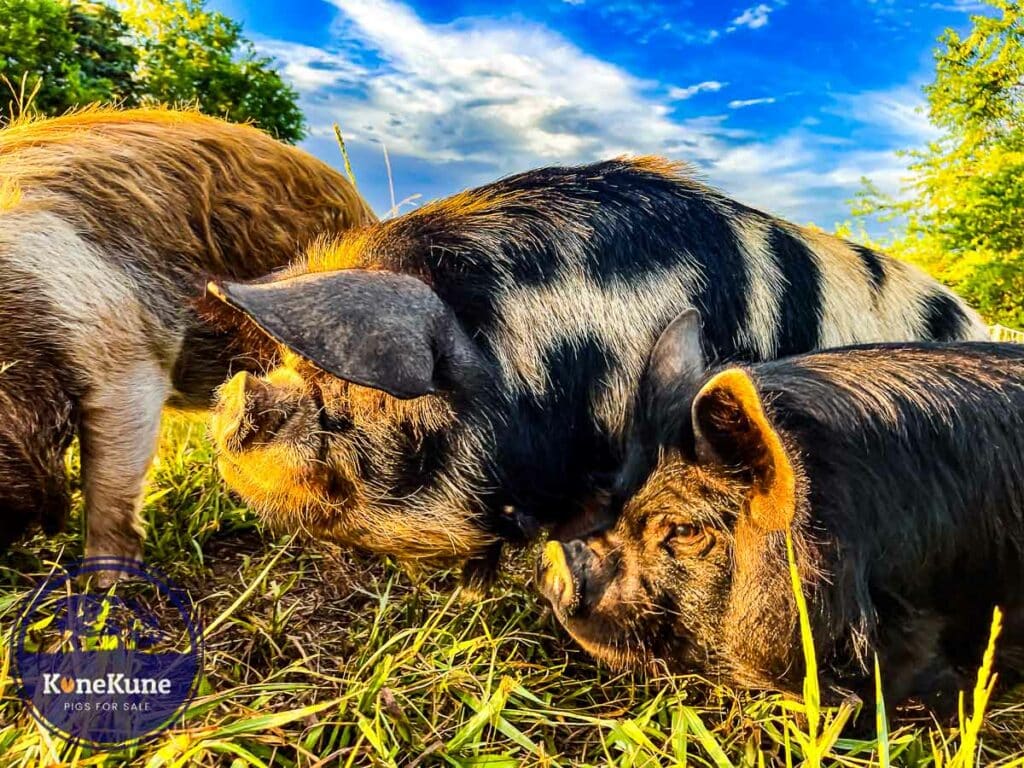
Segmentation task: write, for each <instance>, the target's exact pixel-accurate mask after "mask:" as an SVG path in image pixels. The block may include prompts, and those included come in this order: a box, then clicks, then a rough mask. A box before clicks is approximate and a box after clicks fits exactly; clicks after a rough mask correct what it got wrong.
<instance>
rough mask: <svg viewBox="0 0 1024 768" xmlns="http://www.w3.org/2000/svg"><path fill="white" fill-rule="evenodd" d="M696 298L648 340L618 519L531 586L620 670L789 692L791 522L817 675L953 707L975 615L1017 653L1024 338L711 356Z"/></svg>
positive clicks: (793, 678)
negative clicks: (767, 356) (704, 345)
mask: <svg viewBox="0 0 1024 768" xmlns="http://www.w3.org/2000/svg"><path fill="white" fill-rule="evenodd" d="M700 360H701V346H700V329H699V319H698V317H697V314H696V312H693V311H690V312H687V313H685V314H683V315H681V316H680V318H679V319H677V320H676V321H675V322H674V323H673V324H672V325H671V326H670V327H669V328H668V329H667V330H666V331H665V334H664V335H663V336H662V337H661V339H660V340H659V341H658V343H657V345H656V347H655V349H654V351H653V352H652V355H651V360H650V363H649V367H648V369H647V372H646V374H645V376H644V379H643V384H642V390H641V391H642V397H641V405H640V407H639V409H638V418H637V419H636V429H635V431H634V434H633V439H632V440H631V443H630V448H629V451H628V454H629V457H628V460H627V462H626V463H625V465H624V468H623V470H622V473H621V475H620V479H619V484H618V493H619V494H621V495H620V496H619V498H620V499H621V501H620V502H617V503H616V508H617V511H619V513H620V514H619V517H618V520H617V522H616V524H615V525H614V527H612V528H610V529H609V530H606V531H603V532H599V533H596V534H593V535H591V536H590V537H588V538H586V539H585V540H574V541H570V542H567V543H559V542H549V543H548V545H547V547H546V549H545V551H544V554H543V556H542V557H541V559H540V561H539V565H538V583H539V585H540V588H541V591H542V592H543V593H544V594H545V595H546V596H547V597H548V599H549V600H550V602H551V604H552V606H553V608H554V612H555V613H556V615H557V616H558V618H559V619H560V621H561V622H562V623H563V624H564V625H565V627H566V628H567V629H568V630H569V632H570V633H571V634H572V635H573V637H574V638H576V639H577V640H578V641H579V643H580V644H581V645H582V646H583V647H584V648H586V649H587V650H588V651H590V652H591V653H592V654H593V655H595V656H596V657H598V658H599V659H602V660H604V661H606V662H609V663H610V664H612V665H614V666H617V667H649V666H658V665H659V663H663V664H665V665H667V666H668V667H669V669H672V670H677V671H701V672H704V673H707V674H710V675H712V676H716V677H719V678H721V679H723V680H724V681H727V682H729V683H732V684H738V685H741V686H750V687H754V688H765V689H776V690H782V691H785V692H790V693H799V692H800V690H801V683H802V676H803V674H804V663H803V661H804V660H803V655H802V651H801V644H800V634H799V627H798V614H797V610H796V603H795V599H794V595H793V590H792V585H791V574H790V570H789V564H788V559H787V554H786V534H787V533H789V534H791V536H792V541H793V545H794V551H795V560H796V564H797V568H798V571H799V575H800V578H801V581H802V588H803V590H804V593H805V595H806V598H807V602H808V606H809V614H810V621H811V627H812V631H813V636H814V645H815V650H816V655H817V659H818V663H819V665H821V669H822V673H823V676H824V681H825V682H826V683H827V684H828V685H829V686H831V687H833V688H835V689H839V690H842V689H846V690H850V691H853V692H855V693H857V694H859V695H861V696H868V697H870V695H871V692H872V690H873V685H874V682H873V665H874V657H875V655H876V654H877V656H878V658H879V660H880V666H881V675H882V681H883V683H884V685H885V691H886V698H887V700H888V701H889V702H891V703H899V702H902V701H904V700H906V699H907V698H909V697H920V698H923V699H924V700H926V701H927V702H928V703H929V704H931V705H933V706H936V707H937V708H939V709H942V710H945V711H947V712H948V710H946V709H945V706H946V705H949V704H950V703H954V704H955V702H956V697H955V694H956V691H957V689H958V688H962V687H963V686H964V685H966V684H969V683H970V682H971V681H972V680H973V677H974V675H975V673H976V670H977V667H978V665H979V663H980V662H981V658H982V653H983V651H984V648H985V643H986V640H987V638H988V634H989V627H990V624H991V621H992V615H993V608H994V607H995V606H997V605H998V606H1000V607H1001V608H1002V609H1003V611H1004V612H1005V614H1006V616H1005V629H1004V632H1003V635H1002V639H1001V645H1000V648H999V653H998V660H999V662H1000V663H1001V666H1002V667H1003V668H1004V669H1014V668H1016V667H1018V666H1019V665H1020V663H1021V661H1022V657H1021V653H1020V652H1021V640H1022V637H1021V632H1022V629H1024V613H1022V605H1024V347H1022V346H1019V345H1010V344H985V343H957V344H948V345H944V344H929V343H913V344H898V343H897V344H880V345H865V346H858V347H849V348H842V349H835V350H827V351H823V352H817V353H811V354H805V355H799V356H795V357H791V358H788V359H785V360H778V361H774V362H766V363H761V364H758V365H753V366H750V367H736V366H725V367H715V368H711V369H710V370H707V369H706V368H705V366H704V365H703V364H702V363H701V362H700Z"/></svg>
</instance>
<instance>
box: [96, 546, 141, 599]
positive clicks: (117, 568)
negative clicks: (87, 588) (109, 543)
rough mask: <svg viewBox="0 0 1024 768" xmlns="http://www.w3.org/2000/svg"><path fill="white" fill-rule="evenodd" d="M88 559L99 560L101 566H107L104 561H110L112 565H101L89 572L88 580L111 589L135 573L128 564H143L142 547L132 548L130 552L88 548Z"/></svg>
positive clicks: (103, 587)
mask: <svg viewBox="0 0 1024 768" xmlns="http://www.w3.org/2000/svg"><path fill="white" fill-rule="evenodd" d="M85 557H86V560H89V561H97V563H98V564H99V565H100V566H105V563H104V562H103V561H109V562H110V567H109V568H107V567H100V568H99V569H98V570H95V571H92V572H90V573H89V574H88V577H87V578H88V580H89V581H90V582H91V583H92V584H93V585H94V586H96V587H98V588H100V589H109V588H110V587H112V586H114V585H115V584H117V583H118V582H121V581H125V580H128V579H131V578H132V577H133V576H134V573H133V572H132V571H131V570H129V568H128V566H132V565H135V566H139V565H142V548H141V547H138V548H135V547H133V548H131V550H130V551H129V552H126V553H122V552H105V551H98V550H92V549H86V552H85Z"/></svg>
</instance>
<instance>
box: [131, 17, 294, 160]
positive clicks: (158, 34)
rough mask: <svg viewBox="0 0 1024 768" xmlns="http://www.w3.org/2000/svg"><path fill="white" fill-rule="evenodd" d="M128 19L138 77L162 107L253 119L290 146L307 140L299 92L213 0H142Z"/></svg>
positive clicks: (238, 119) (240, 119) (232, 117)
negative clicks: (211, 5) (209, 1)
mask: <svg viewBox="0 0 1024 768" xmlns="http://www.w3.org/2000/svg"><path fill="white" fill-rule="evenodd" d="M125 19H126V21H127V22H128V24H129V25H130V26H131V28H132V30H133V31H134V33H135V34H136V36H137V38H138V39H139V41H140V45H139V54H140V58H141V61H140V66H139V73H138V76H139V78H140V80H141V81H142V83H143V85H144V88H145V91H146V93H147V94H149V95H150V96H151V97H153V98H155V99H156V100H157V101H160V102H162V103H166V104H185V103H194V104H197V105H198V106H199V108H200V110H202V111H203V112H206V113H207V114H211V115H218V116H220V117H226V118H227V119H229V120H235V121H238V122H241V121H245V120H253V121H255V122H256V123H257V124H258V125H260V126H261V127H262V128H264V129H265V130H267V131H269V132H270V133H272V134H274V135H275V136H277V137H278V138H279V139H281V140H283V141H289V142H295V141H298V140H299V139H301V138H302V137H303V135H304V121H303V117H302V112H301V111H300V110H299V108H298V106H297V105H296V100H297V98H298V94H297V93H296V92H295V91H294V89H292V88H291V87H290V86H288V85H287V84H286V83H285V82H284V81H283V80H282V79H281V76H280V75H279V74H278V73H277V71H276V70H275V69H274V68H273V62H272V60H271V59H268V58H265V57H261V56H259V55H257V53H256V51H255V49H254V48H253V45H252V43H251V42H249V41H248V40H246V39H245V38H244V37H242V27H241V25H240V24H238V23H237V22H235V21H233V20H232V19H229V18H228V17H227V16H225V15H223V14H221V13H217V12H213V11H209V10H207V9H206V7H205V0H136V2H131V3H129V4H128V8H127V10H126V11H125Z"/></svg>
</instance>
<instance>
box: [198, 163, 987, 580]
mask: <svg viewBox="0 0 1024 768" xmlns="http://www.w3.org/2000/svg"><path fill="white" fill-rule="evenodd" d="M211 291H212V292H213V293H214V294H216V295H217V296H219V297H220V298H221V299H222V300H223V301H225V302H226V303H227V304H228V305H230V306H231V307H233V308H234V309H235V310H236V311H237V312H238V313H239V316H240V317H243V318H247V319H248V320H250V321H251V322H253V323H255V324H256V325H258V326H259V327H260V328H262V329H263V331H264V332H265V334H267V336H268V338H272V339H274V340H275V341H276V342H278V343H279V344H280V345H281V348H282V355H283V364H282V365H281V366H280V367H278V368H276V369H274V370H271V371H270V372H268V373H267V374H266V375H265V376H262V377H261V376H254V375H251V374H248V373H240V374H238V375H236V376H235V377H234V378H233V379H232V380H231V381H229V382H228V383H227V384H226V385H225V386H224V387H223V388H222V389H221V390H220V392H219V398H218V403H217V405H216V407H215V410H214V415H213V419H212V422H211V425H212V433H213V435H214V437H215V441H216V444H217V447H218V453H219V466H220V470H221V473H222V475H223V476H224V478H225V479H226V481H227V483H228V484H229V486H231V487H232V488H234V489H235V490H236V491H237V492H239V493H240V494H241V496H242V497H243V498H244V499H246V500H247V501H248V502H249V503H250V504H252V505H253V506H254V507H256V508H257V509H258V510H259V511H260V512H261V513H262V514H263V516H264V518H265V519H266V520H267V521H268V522H270V523H271V524H273V525H276V526H277V527H279V528H283V529H285V530H301V531H305V532H306V533H307V534H308V535H309V536H311V537H317V538H324V539H329V540H333V541H337V542H340V543H342V544H346V545H351V546H355V547H358V548H362V549H365V550H370V551H373V552H377V553H386V554H391V555H397V556H400V557H402V558H405V559H410V560H417V559H418V560H424V561H437V562H442V561H444V560H452V561H458V560H463V561H468V562H467V565H468V570H467V574H468V576H469V577H470V579H469V580H470V582H471V583H474V584H477V583H479V582H480V581H484V582H486V577H487V576H488V575H493V572H494V566H495V563H496V562H497V558H498V555H499V554H500V551H501V545H502V544H503V543H512V544H522V543H524V542H527V541H531V540H533V538H534V537H535V536H536V534H537V532H538V531H540V530H542V529H545V528H550V527H552V526H560V527H561V528H562V531H563V534H562V535H567V534H565V533H564V532H565V531H566V530H568V529H571V528H573V527H585V526H587V525H589V524H591V522H590V520H589V518H593V519H594V520H595V521H600V519H601V518H602V515H603V513H602V510H603V509H604V505H603V503H602V500H603V498H604V494H605V493H606V491H607V487H608V485H609V478H610V477H611V476H612V473H613V472H614V470H615V468H616V467H617V466H618V464H619V461H620V458H621V450H622V445H623V443H624V439H625V435H626V434H627V433H628V428H629V426H630V424H631V421H632V412H633V401H634V394H635V390H636V386H637V382H638V381H639V378H640V374H641V371H642V370H643V366H644V361H645V359H646V357H647V354H648V352H649V351H650V348H651V346H652V345H653V344H654V342H655V341H656V340H657V338H658V335H659V333H660V332H661V331H662V330H663V329H664V328H665V326H666V325H668V323H669V322H670V321H671V320H672V319H673V318H674V317H675V316H676V315H677V314H678V313H679V311H680V310H681V309H683V308H684V307H690V306H694V307H699V308H700V309H701V310H702V311H703V312H704V313H705V315H706V316H707V318H708V327H707V329H706V331H707V334H708V346H709V350H710V351H711V353H712V354H713V355H714V356H715V357H716V358H720V359H740V360H764V359H770V358H775V357H777V356H780V355H787V354H793V353H795V352H801V351H807V350H811V349H815V348H818V347H827V346H836V345H839V344H844V343H854V342H858V341H868V340H910V339H934V340H954V339H971V338H982V337H984V336H985V332H986V331H985V327H984V325H983V323H982V322H981V321H980V319H979V318H978V316H977V314H975V313H974V312H973V311H972V310H971V309H970V308H968V307H967V306H965V304H964V303H963V302H962V301H961V300H960V299H958V298H957V297H956V296H955V295H953V294H952V293H951V292H950V291H948V290H947V289H946V288H944V287H942V286H941V285H939V284H938V283H936V282H935V281H934V280H932V279H931V278H929V277H927V276H925V275H924V274H923V273H922V272H920V271H918V270H917V269H915V268H914V267H911V266H909V265H907V264H904V263H901V262H899V261H895V260H893V259H891V258H887V257H886V256H884V255H882V254H879V253H876V252H875V251H872V250H869V249H867V248H863V247H861V246H857V245H853V244H851V243H847V242H844V241H842V240H839V239H837V238H834V237H831V236H829V235H826V234H824V233H822V232H820V231H815V230H812V229H807V228H801V227H797V226H794V225H792V224H789V223H786V222H784V221H781V220H779V219H777V218H774V217H772V216H769V215H767V214H765V213H762V212H760V211H757V210H754V209H752V208H749V207H747V206H745V205H743V204H741V203H738V202H736V201H734V200H731V199H730V198H728V197H726V196H724V195H723V194H721V193H719V192H716V191H714V190H712V189H711V188H709V187H708V186H706V185H704V184H703V183H701V182H699V181H698V180H697V179H696V178H695V176H694V174H693V173H692V172H691V171H689V170H687V169H686V168H685V167H683V166H680V165H677V164H672V163H670V162H668V161H666V160H662V159H659V158H652V157H645V158H635V159H616V160H610V161H604V162H598V163H593V164H589V165H583V166H579V167H557V168H542V169H538V170H533V171H529V172H526V173H522V174H519V175H515V176H511V177H508V178H505V179H502V180H499V181H497V182H494V183H491V184H487V185H485V186H482V187H480V188H477V189H473V190H469V191H465V192H462V193H460V194H457V195H455V196H454V197H451V198H448V199H443V200H440V201H437V202H433V203H430V204H428V205H425V206H424V207H422V208H420V209H418V210H415V211H412V212H410V213H407V214H405V215H403V216H400V217H397V218H394V219H392V220H388V221H383V222H380V223H378V224H373V225H370V226H368V227H365V228H362V229H360V230H356V231H353V232H350V233H348V234H346V235H345V236H343V237H342V238H340V239H339V240H337V241H336V242H333V243H319V244H318V245H317V247H315V248H314V249H312V250H311V252H310V253H309V254H308V256H307V258H306V259H305V262H304V263H302V262H300V263H297V264H295V265H292V266H291V267H290V268H288V269H286V270H283V271H281V272H279V273H275V275H273V276H271V277H269V278H267V279H264V280H261V281H257V282H251V281H250V282H247V281H221V282H219V283H216V284H214V285H213V286H211Z"/></svg>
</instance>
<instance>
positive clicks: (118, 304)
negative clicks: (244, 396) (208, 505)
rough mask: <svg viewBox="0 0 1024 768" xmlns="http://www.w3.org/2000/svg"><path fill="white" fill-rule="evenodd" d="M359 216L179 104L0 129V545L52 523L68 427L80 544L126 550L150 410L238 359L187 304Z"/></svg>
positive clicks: (362, 218) (56, 517)
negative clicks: (215, 281) (216, 283)
mask: <svg viewBox="0 0 1024 768" xmlns="http://www.w3.org/2000/svg"><path fill="white" fill-rule="evenodd" d="M372 219H373V215H372V213H371V212H370V210H369V209H368V208H367V206H366V204H365V203H364V202H363V201H362V200H361V199H360V197H359V196H358V194H357V193H356V192H355V190H354V189H353V188H352V186H351V185H350V184H349V183H348V182H347V181H346V180H345V179H344V178H343V177H342V176H340V175H339V174H338V173H336V172H335V171H333V170H332V169H331V168H329V167H328V166H326V165H324V164H323V163H321V162H319V161H317V160H316V159H314V158H313V157H311V156H310V155H308V154H306V153H305V152H302V151H300V150H298V149H295V148H293V147H288V146H285V145H283V144H281V143H279V142H277V141H275V140H273V139H272V138H270V137H269V136H267V135H266V134H264V133H262V132H261V131H258V130H257V129H255V128H253V127H249V126H242V125H232V124H229V123H226V122H223V121H221V120H216V119H213V118H209V117H203V116H201V115H199V114H197V113H193V112H178V111H170V110H155V109H141V110H128V111H117V110H108V109H90V110H85V111H81V112H77V113H73V114H69V115H66V116H64V117H59V118H55V119H38V120H22V121H18V122H16V123H14V124H13V125H10V126H8V127H6V128H4V129H3V130H0V275H2V276H3V278H2V280H0V364H2V372H0V546H3V545H6V544H8V543H10V542H11V541H12V540H13V539H14V538H15V537H17V536H18V535H19V534H20V533H22V532H23V531H24V530H25V529H26V528H27V527H28V526H29V525H30V524H31V523H32V522H33V521H36V520H39V519H41V521H42V523H43V526H44V529H45V530H47V531H52V530H56V529H57V528H58V527H59V526H60V524H61V522H62V521H63V519H64V517H65V516H66V514H67V511H68V504H69V501H68V490H67V485H66V481H65V477H64V465H63V455H64V452H65V450H66V449H67V447H68V445H69V443H70V441H71V439H72V437H73V436H74V435H75V434H76V433H77V434H78V436H79V437H80V440H81V450H82V474H83V478H82V480H83V486H84V492H85V515H86V521H85V526H84V527H85V530H86V537H85V538H86V553H87V554H88V555H91V556H111V557H119V558H138V557H140V556H141V552H142V530H141V527H140V524H139V520H138V511H139V507H140V503H141V497H142V488H143V481H144V478H145V475H146V471H147V469H148V467H149V464H150V460H151V458H152V456H153V452H154V450H155V447H156V441H157V434H158V430H159V425H160V414H161V411H162V409H163V407H164V405H165V404H166V403H171V404H175V405H180V406H186V407H205V406H206V405H207V404H208V402H209V399H210V396H211V393H212V391H213V389H214V387H215V386H216V385H217V384H219V383H220V382H222V381H223V380H224V378H225V376H227V375H228V374H229V373H230V372H231V370H234V369H243V370H244V369H246V368H247V367H251V366H250V365H248V363H249V361H244V360H237V359H233V357H234V355H235V353H236V352H238V350H235V349H234V348H233V347H232V343H231V341H232V338H231V337H230V336H228V335H226V334H225V333H223V332H221V331H219V330H218V329H217V328H215V327H213V326H212V325H210V324H208V323H207V322H205V321H203V320H201V319H200V317H199V315H198V314H197V310H196V308H194V307H193V305H192V301H193V297H196V296H202V288H203V286H204V285H205V283H206V280H207V279H208V278H209V277H211V276H213V277H231V278H235V279H244V278H254V277H257V276H259V275H262V274H265V273H266V272H268V271H270V270H272V269H274V268H276V267H280V266H281V265H283V264H286V263H287V262H288V261H289V260H290V259H291V258H293V257H294V256H295V255H297V254H298V253H300V252H302V251H303V250H304V249H305V247H306V246H307V245H308V244H309V243H310V242H311V241H312V240H313V239H314V237H315V236H317V234H318V233H327V234H336V233H338V232H340V231H342V230H345V229H347V228H348V227H350V226H353V225H356V224H361V223H364V222H369V221H371V220H372Z"/></svg>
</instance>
